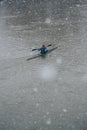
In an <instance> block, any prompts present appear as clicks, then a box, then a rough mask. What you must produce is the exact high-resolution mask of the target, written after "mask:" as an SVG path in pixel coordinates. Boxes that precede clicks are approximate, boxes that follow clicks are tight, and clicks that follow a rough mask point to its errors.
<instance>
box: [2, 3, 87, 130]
mask: <svg viewBox="0 0 87 130" xmlns="http://www.w3.org/2000/svg"><path fill="white" fill-rule="evenodd" d="M63 12H64V11H63ZM71 14H72V15H71ZM61 15H62V18H59V19H57V20H54V19H51V18H50V17H47V18H46V19H45V20H44V21H29V23H24V18H25V16H19V15H18V16H14V15H8V16H6V15H5V14H2V15H1V16H0V130H86V129H87V123H86V122H87V32H86V31H87V5H86V4H85V5H79V4H78V5H77V6H75V7H72V8H70V9H69V10H68V11H67V17H64V16H63V15H64V14H61ZM22 19H23V23H22V22H21V21H22ZM49 43H51V44H53V45H52V47H54V46H58V49H56V50H55V51H53V52H51V53H49V54H48V55H47V56H46V57H45V58H42V57H39V58H37V59H34V60H30V61H26V59H27V58H29V57H32V56H33V55H36V54H38V52H37V51H35V52H32V51H31V50H32V48H38V47H40V46H41V45H42V44H45V45H48V44H49Z"/></svg>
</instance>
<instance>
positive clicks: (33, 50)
mask: <svg viewBox="0 0 87 130" xmlns="http://www.w3.org/2000/svg"><path fill="white" fill-rule="evenodd" d="M49 46H52V44H49V45H48V46H46V47H49ZM36 50H38V49H32V51H36Z"/></svg>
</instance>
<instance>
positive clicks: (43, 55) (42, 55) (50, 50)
mask: <svg viewBox="0 0 87 130" xmlns="http://www.w3.org/2000/svg"><path fill="white" fill-rule="evenodd" d="M57 48H58V47H54V48H51V49H48V51H47V52H46V53H44V54H41V53H40V54H37V55H35V56H33V57H30V58H28V59H27V61H29V60H32V59H35V58H38V57H45V55H46V54H48V53H50V52H52V51H54V50H55V49H57Z"/></svg>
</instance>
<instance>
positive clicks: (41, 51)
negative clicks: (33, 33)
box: [38, 45, 48, 54]
mask: <svg viewBox="0 0 87 130" xmlns="http://www.w3.org/2000/svg"><path fill="white" fill-rule="evenodd" d="M38 51H40V53H41V54H46V52H47V51H48V50H47V47H46V46H45V45H42V47H41V48H39V49H38Z"/></svg>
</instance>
